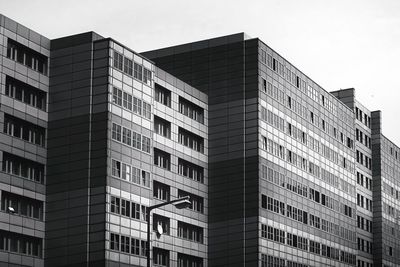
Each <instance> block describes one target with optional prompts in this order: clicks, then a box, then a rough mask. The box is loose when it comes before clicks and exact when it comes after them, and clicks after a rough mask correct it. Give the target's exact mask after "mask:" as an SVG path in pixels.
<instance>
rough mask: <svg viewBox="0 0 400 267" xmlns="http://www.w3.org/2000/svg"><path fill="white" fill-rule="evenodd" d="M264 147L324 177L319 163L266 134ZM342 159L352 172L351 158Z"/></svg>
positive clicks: (316, 175)
mask: <svg viewBox="0 0 400 267" xmlns="http://www.w3.org/2000/svg"><path fill="white" fill-rule="evenodd" d="M263 149H265V150H266V151H267V152H269V153H271V154H273V155H275V156H277V157H279V158H281V159H282V160H286V161H288V162H290V163H291V164H293V165H295V166H297V167H299V168H300V169H302V170H304V171H307V172H309V173H310V174H312V175H313V176H315V177H317V178H319V177H321V178H323V177H322V176H321V170H322V168H320V167H319V166H318V165H316V164H315V163H312V162H311V161H308V160H307V159H306V158H303V157H302V156H300V155H298V154H296V153H294V152H293V151H291V150H289V149H286V148H285V147H284V146H283V145H280V144H278V143H277V142H275V141H273V140H272V139H270V138H267V137H265V136H263ZM342 161H343V164H342V166H343V168H345V169H347V170H349V171H351V172H352V171H353V169H354V164H353V163H351V162H350V161H349V160H346V158H344V157H343V158H342ZM346 192H347V190H346Z"/></svg>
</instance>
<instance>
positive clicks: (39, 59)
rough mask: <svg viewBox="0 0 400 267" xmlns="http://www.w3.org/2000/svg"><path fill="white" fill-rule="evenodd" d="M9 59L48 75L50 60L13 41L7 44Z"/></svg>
mask: <svg viewBox="0 0 400 267" xmlns="http://www.w3.org/2000/svg"><path fill="white" fill-rule="evenodd" d="M7 57H8V58H10V59H12V60H16V61H17V62H18V63H21V64H23V65H25V66H27V67H29V68H31V69H33V70H35V71H37V72H40V73H41V74H44V75H47V62H48V58H47V57H46V56H44V55H42V54H40V53H38V52H36V51H35V50H33V49H30V48H28V47H26V46H24V45H22V44H20V43H18V42H16V41H14V40H11V39H8V42H7Z"/></svg>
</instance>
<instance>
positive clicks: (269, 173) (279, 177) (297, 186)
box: [262, 165, 341, 212]
mask: <svg viewBox="0 0 400 267" xmlns="http://www.w3.org/2000/svg"><path fill="white" fill-rule="evenodd" d="M262 172H263V174H262V178H264V179H266V180H268V181H270V182H272V183H275V184H277V185H279V186H281V187H283V188H285V187H286V188H287V189H288V190H291V191H293V192H295V193H297V194H299V195H300V196H304V197H306V198H309V199H311V200H312V201H315V202H317V203H321V204H322V205H323V206H325V207H328V208H330V209H333V210H335V211H337V212H340V211H341V209H340V206H341V203H340V202H339V201H337V200H335V199H334V198H332V197H329V196H327V195H325V194H323V193H320V192H319V191H318V190H315V189H313V188H311V187H310V188H308V187H307V186H305V185H303V184H301V183H300V182H298V181H296V180H293V179H291V178H289V177H286V176H285V175H284V174H282V173H280V172H278V171H276V170H273V169H272V168H268V167H267V166H265V165H263V166H262Z"/></svg>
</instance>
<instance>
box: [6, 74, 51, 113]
mask: <svg viewBox="0 0 400 267" xmlns="http://www.w3.org/2000/svg"><path fill="white" fill-rule="evenodd" d="M5 94H6V95H7V96H9V97H11V98H14V99H16V100H18V101H21V102H24V103H25V104H28V105H30V106H33V107H35V108H38V109H41V110H44V111H46V99H47V94H46V92H44V91H42V90H40V89H37V88H35V87H33V86H30V85H28V84H26V83H23V82H21V81H18V80H16V79H14V78H12V77H10V76H6V88H5Z"/></svg>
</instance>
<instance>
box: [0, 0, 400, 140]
mask: <svg viewBox="0 0 400 267" xmlns="http://www.w3.org/2000/svg"><path fill="white" fill-rule="evenodd" d="M0 12H1V13H3V14H4V15H6V16H8V17H10V18H12V19H14V20H16V21H18V22H20V23H22V24H24V25H26V26H28V27H29V28H32V29H34V30H36V31H37V32H39V33H41V34H43V35H45V36H47V37H49V38H51V39H52V38H57V37H62V36H65V35H70V34H75V33H78V32H84V31H90V30H93V31H96V32H97V33H99V34H101V35H103V36H105V37H112V38H114V39H116V40H118V41H120V42H121V43H123V44H125V45H127V46H128V47H131V48H132V49H134V50H135V51H138V52H141V51H145V50H151V49H156V48H161V47H165V46H170V45H175V44H181V43H186V42H191V41H196V40H201V39H207V38H212V37H216V36H219V35H226V34H231V33H236V32H242V31H244V32H246V33H247V34H249V35H250V36H251V37H259V38H260V39H262V40H263V41H264V42H265V43H267V44H268V45H269V46H271V47H272V48H273V49H275V50H276V51H277V52H278V53H280V54H281V55H282V56H283V57H285V58H286V59H288V60H289V61H290V62H291V63H293V64H294V65H295V66H296V67H298V68H299V69H300V70H301V71H303V72H304V73H305V74H307V75H308V76H309V77H311V78H312V79H313V80H314V81H316V82H317V83H318V84H320V85H321V86H322V87H323V88H324V89H325V90H327V91H333V90H337V89H340V88H348V87H354V88H355V89H356V94H357V98H358V99H359V100H360V101H361V102H362V103H363V104H364V105H365V106H366V107H367V108H369V109H371V110H376V109H380V110H382V113H383V123H382V125H383V133H384V135H385V136H386V137H388V138H389V139H391V140H393V141H394V142H395V143H397V144H398V145H399V146H400V134H399V132H400V131H399V130H400V122H399V121H400V120H399V119H398V117H397V116H399V115H400V105H399V100H400V64H399V63H400V1H399V0H335V1H333V0H331V1H330V0H302V1H300V0H264V1H258V0H257V1H253V0H248V1H239V0H229V1H227V0H219V1H218V0H201V1H190V0H157V1H155V0H140V1H139V0H131V1H128V0H127V1H117V0H113V1H103V0H90V1H83V0H80V1H78V0H70V1H57V0H43V1H39V0H30V1H29V0H25V1H22V0H12V1H11V0H0Z"/></svg>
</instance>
